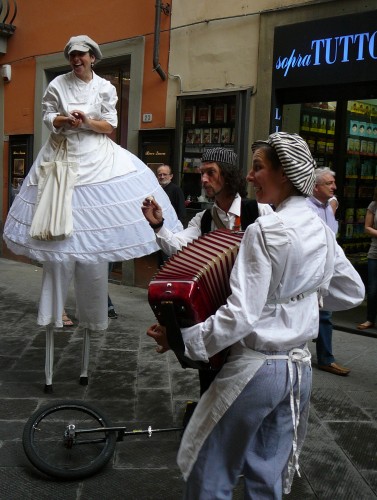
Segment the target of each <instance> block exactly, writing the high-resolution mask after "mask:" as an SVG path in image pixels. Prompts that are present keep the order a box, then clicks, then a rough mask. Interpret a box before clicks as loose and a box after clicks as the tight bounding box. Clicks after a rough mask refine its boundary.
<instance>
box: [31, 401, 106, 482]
mask: <svg viewBox="0 0 377 500" xmlns="http://www.w3.org/2000/svg"><path fill="white" fill-rule="evenodd" d="M69 425H74V426H75V428H76V429H89V428H98V427H104V426H106V422H104V420H103V418H102V417H101V415H99V414H97V413H96V412H94V411H93V410H91V409H88V408H86V407H83V406H81V407H80V406H77V405H71V406H69V405H62V406H60V407H57V406H55V407H53V408H50V409H46V411H44V412H43V413H42V414H41V415H40V416H39V418H37V419H36V420H35V421H34V424H33V426H32V429H31V443H30V444H31V448H32V451H33V453H34V454H35V456H36V457H37V462H39V463H36V464H35V465H37V466H38V465H39V468H41V469H42V470H43V471H44V472H47V473H49V474H51V473H55V474H56V475H61V474H62V475H65V473H71V474H72V473H73V474H76V475H78V476H79V475H83V474H85V472H86V471H90V473H93V472H94V471H95V469H96V468H97V464H98V468H100V467H101V466H102V465H103V464H104V463H105V462H104V455H106V452H107V451H108V449H109V446H110V441H112V442H113V441H114V442H115V435H114V433H110V434H109V433H105V432H102V431H98V432H96V433H88V434H82V435H78V436H77V438H75V441H74V443H73V445H72V446H71V447H67V446H66V444H67V442H66V439H65V438H64V433H65V431H66V430H67V428H68V426H69ZM110 437H111V439H110ZM93 440H98V442H95V443H90V442H89V441H93ZM105 460H106V461H107V460H108V458H106V457H105Z"/></svg>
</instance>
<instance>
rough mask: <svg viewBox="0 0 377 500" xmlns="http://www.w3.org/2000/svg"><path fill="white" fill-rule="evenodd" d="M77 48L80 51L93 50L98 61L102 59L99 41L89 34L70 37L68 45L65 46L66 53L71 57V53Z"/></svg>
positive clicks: (67, 57)
mask: <svg viewBox="0 0 377 500" xmlns="http://www.w3.org/2000/svg"><path fill="white" fill-rule="evenodd" d="M74 50H77V51H78V52H89V50H91V51H92V52H93V54H94V57H95V58H96V60H97V61H100V60H101V59H102V52H101V50H100V48H99V45H98V43H96V42H95V41H94V40H92V39H91V38H89V37H88V36H87V35H79V36H73V37H71V38H70V39H69V41H68V43H67V45H66V46H65V47H64V55H65V57H66V59H69V54H70V53H71V52H73V51H74Z"/></svg>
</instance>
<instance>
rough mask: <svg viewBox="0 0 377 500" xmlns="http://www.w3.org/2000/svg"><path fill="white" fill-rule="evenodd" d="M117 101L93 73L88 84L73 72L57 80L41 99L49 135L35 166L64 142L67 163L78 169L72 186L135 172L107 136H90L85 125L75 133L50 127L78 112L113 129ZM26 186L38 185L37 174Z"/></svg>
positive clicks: (107, 85) (124, 153) (113, 91)
mask: <svg viewBox="0 0 377 500" xmlns="http://www.w3.org/2000/svg"><path fill="white" fill-rule="evenodd" d="M117 100H118V97H117V93H116V89H115V87H114V85H112V84H111V83H110V82H109V81H108V80H105V79H104V78H101V77H100V76H98V75H96V74H95V73H93V78H92V80H91V81H90V82H88V83H85V82H83V81H82V80H80V79H79V78H77V77H76V76H75V74H74V73H73V71H71V72H69V73H66V74H64V75H59V76H57V77H56V78H55V79H54V80H52V82H51V83H50V84H49V85H48V87H47V89H46V91H45V93H44V96H43V100H42V110H43V122H44V124H45V125H46V126H47V128H48V129H49V130H50V132H51V135H50V137H49V139H48V140H47V142H46V143H45V145H44V146H43V148H42V149H41V151H40V152H39V154H38V157H37V159H36V161H35V163H36V164H37V165H40V164H41V162H45V161H51V160H52V159H54V158H55V154H56V151H57V148H58V147H59V141H61V140H62V139H66V141H67V151H68V159H69V160H70V161H72V162H75V163H77V165H78V168H79V178H78V181H77V182H76V185H83V184H94V183H98V182H103V181H106V180H108V179H111V178H114V177H118V176H121V175H125V174H127V173H130V172H134V171H135V170H136V168H135V166H134V165H133V163H132V160H131V158H130V154H129V153H128V151H127V150H125V149H123V148H121V147H120V146H119V145H117V144H116V143H115V142H114V141H112V140H111V139H110V137H109V136H108V135H107V134H100V133H98V132H94V131H93V130H90V129H88V128H87V127H86V126H85V125H82V126H81V127H79V128H76V129H71V128H69V127H67V128H65V127H61V128H56V127H54V125H53V122H54V120H55V118H56V116H57V115H64V116H69V115H70V113H71V112H72V111H74V110H79V111H82V112H84V113H85V114H86V115H87V116H88V117H90V118H92V119H96V120H105V121H107V122H108V123H110V125H112V126H113V127H114V128H115V127H116V126H117V123H118V119H117V111H116V107H115V106H116V103H117ZM58 159H63V158H58ZM28 182H29V183H30V184H37V183H38V177H37V172H36V173H35V174H32V175H31V176H30V178H29V179H28Z"/></svg>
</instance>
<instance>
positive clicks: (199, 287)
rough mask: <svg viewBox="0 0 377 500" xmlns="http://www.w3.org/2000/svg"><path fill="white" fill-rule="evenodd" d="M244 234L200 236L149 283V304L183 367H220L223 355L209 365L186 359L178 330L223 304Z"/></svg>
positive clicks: (212, 359) (220, 232) (226, 233)
mask: <svg viewBox="0 0 377 500" xmlns="http://www.w3.org/2000/svg"><path fill="white" fill-rule="evenodd" d="M243 234H244V233H243V232H231V231H229V230H226V229H218V230H216V231H212V232H210V233H208V234H206V235H204V236H201V237H200V238H198V239H197V240H195V241H193V242H192V243H190V244H188V245H187V246H186V247H184V248H183V249H182V250H180V251H179V252H177V253H176V254H174V255H173V256H172V257H171V258H170V259H169V260H168V261H167V263H166V264H165V265H164V266H163V267H162V268H161V269H160V270H159V271H158V272H157V274H156V275H155V276H154V277H153V278H152V280H151V282H150V284H149V288H148V300H149V304H150V306H151V307H152V310H153V312H154V314H155V316H156V318H157V320H158V322H159V323H160V324H161V325H164V326H166V329H167V335H168V341H169V345H170V347H171V348H172V350H173V351H174V352H175V354H176V356H177V358H178V359H179V361H180V362H181V364H182V366H184V367H188V366H189V367H192V368H200V369H217V368H220V367H221V365H222V364H223V361H224V353H219V354H217V355H215V356H213V357H212V358H210V362H209V363H201V362H194V361H191V360H189V359H188V358H186V357H185V356H184V355H183V353H184V345H183V340H182V336H181V333H180V328H185V327H188V326H192V325H195V324H196V323H200V322H202V321H204V320H206V319H207V318H208V317H209V316H211V315H212V314H214V313H215V312H216V311H217V309H218V308H219V307H220V306H221V305H223V304H225V303H226V299H227V298H228V296H229V294H230V286H229V276H230V273H231V271H232V267H233V265H234V262H235V260H236V257H237V254H238V250H239V246H240V243H241V239H242V236H243Z"/></svg>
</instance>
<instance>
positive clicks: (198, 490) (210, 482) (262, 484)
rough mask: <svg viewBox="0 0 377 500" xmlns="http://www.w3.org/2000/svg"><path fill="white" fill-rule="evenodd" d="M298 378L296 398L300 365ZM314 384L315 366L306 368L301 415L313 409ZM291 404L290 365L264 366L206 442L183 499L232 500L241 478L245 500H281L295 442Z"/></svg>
mask: <svg viewBox="0 0 377 500" xmlns="http://www.w3.org/2000/svg"><path fill="white" fill-rule="evenodd" d="M293 364H294V365H295V363H293ZM293 377H294V378H293V385H294V391H295V394H297V392H296V391H297V384H298V380H297V367H295V366H294V375H293ZM311 380H312V375H311V367H310V366H307V365H304V366H303V367H302V379H301V391H300V412H301V415H302V412H304V410H305V409H306V407H307V405H308V404H309V400H310V390H311ZM214 383H216V379H215V382H214ZM290 403H291V402H290V380H289V375H288V367H287V361H285V360H273V361H271V362H266V363H264V364H263V365H262V366H261V368H260V369H259V370H258V371H257V373H256V375H255V376H254V378H252V379H251V380H250V382H249V383H248V384H247V385H246V387H245V388H244V389H243V391H242V392H241V394H240V395H239V396H238V398H237V399H236V400H235V401H234V403H233V404H232V405H231V406H230V407H229V408H228V410H227V411H226V412H225V414H224V415H223V416H222V418H221V419H220V420H219V422H218V423H217V424H216V425H215V427H214V428H213V429H212V432H211V433H210V434H209V436H208V438H207V439H206V441H205V442H204V444H203V446H202V448H201V450H200V452H199V455H198V458H197V460H196V462H195V464H194V466H193V469H192V471H191V474H190V476H189V478H188V480H187V483H186V485H185V492H184V499H185V500H213V499H215V498H216V499H217V500H220V499H221V500H231V499H232V497H233V496H232V491H233V488H234V487H235V485H236V483H237V480H238V476H239V474H244V476H245V493H244V498H245V500H252V499H254V500H255V499H258V500H272V499H274V500H277V499H281V498H282V488H283V484H282V474H283V471H284V469H285V466H286V464H287V462H288V459H289V456H290V453H291V451H292V442H293V424H292V410H291V406H290Z"/></svg>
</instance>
